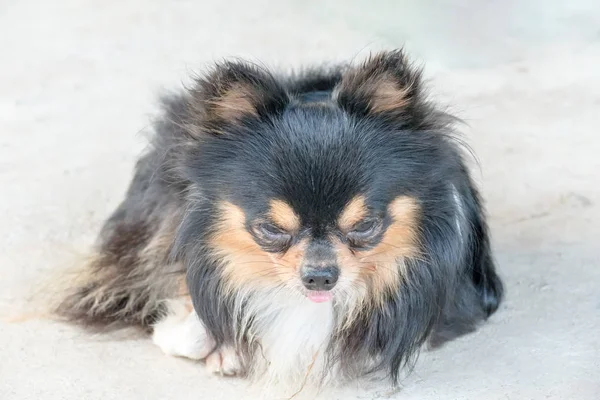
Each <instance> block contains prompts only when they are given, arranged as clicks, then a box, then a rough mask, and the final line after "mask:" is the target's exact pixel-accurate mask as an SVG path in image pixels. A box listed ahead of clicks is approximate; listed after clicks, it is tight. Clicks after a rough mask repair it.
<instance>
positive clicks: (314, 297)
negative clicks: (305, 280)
mask: <svg viewBox="0 0 600 400" xmlns="http://www.w3.org/2000/svg"><path fill="white" fill-rule="evenodd" d="M306 297H308V299H309V300H310V301H314V302H315V303H323V302H326V301H329V300H331V298H332V297H333V295H332V294H331V292H314V291H311V292H308V294H307V295H306Z"/></svg>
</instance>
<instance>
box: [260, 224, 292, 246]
mask: <svg viewBox="0 0 600 400" xmlns="http://www.w3.org/2000/svg"><path fill="white" fill-rule="evenodd" d="M252 233H253V234H254V237H255V238H256V240H257V242H258V244H260V245H261V246H263V247H264V248H265V250H267V251H273V252H278V251H282V250H284V249H285V248H286V247H287V246H288V245H289V243H290V242H291V240H292V235H291V234H290V233H289V232H286V231H284V230H283V229H281V228H279V227H278V226H276V225H274V224H271V223H269V222H261V223H258V224H256V225H254V226H253V227H252Z"/></svg>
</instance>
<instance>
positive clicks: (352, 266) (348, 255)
mask: <svg viewBox="0 0 600 400" xmlns="http://www.w3.org/2000/svg"><path fill="white" fill-rule="evenodd" d="M371 63H372V64H374V65H371V66H369V65H368V64H367V65H366V66H364V67H363V68H362V69H355V70H350V71H348V72H347V73H346V75H344V76H342V77H341V78H340V80H339V81H338V82H335V83H334V84H333V85H332V87H330V88H329V90H328V91H325V92H324V93H312V94H309V96H308V100H307V99H306V98H302V96H301V95H299V94H295V93H294V92H293V91H292V90H290V89H289V88H285V87H283V86H282V85H280V84H279V83H278V82H277V81H276V80H275V79H274V78H273V77H271V76H268V75H264V74H261V73H259V72H258V71H255V70H253V69H243V68H242V67H240V66H229V70H228V69H227V68H224V69H222V70H220V71H217V72H216V73H215V74H216V75H217V76H216V77H215V76H213V77H212V78H210V79H208V80H207V82H205V84H204V87H203V92H202V93H200V94H198V97H199V98H200V99H201V103H202V104H201V105H198V106H197V108H198V109H201V110H202V112H203V118H204V120H205V121H206V122H205V125H204V127H203V129H205V130H209V131H210V132H211V133H210V134H209V135H202V136H201V138H200V144H198V145H197V146H198V148H199V150H198V151H197V152H194V153H192V154H193V157H191V158H190V160H189V161H188V163H189V166H190V168H189V171H188V174H189V176H190V179H191V180H192V181H194V182H195V184H196V185H195V186H196V187H197V188H198V192H197V193H195V196H192V197H193V198H196V199H198V200H197V201H198V203H199V204H198V205H197V207H198V208H203V209H206V210H207V214H208V215H209V216H208V217H206V218H205V219H204V220H203V222H202V223H203V224H204V230H205V231H206V235H205V238H204V240H205V246H206V247H208V249H209V250H210V252H211V254H213V256H214V257H216V258H218V259H219V260H220V261H221V262H220V268H222V276H223V277H224V278H225V280H226V281H227V286H228V288H229V289H230V290H248V289H250V290H252V289H254V288H266V289H269V288H273V289H281V288H287V289H290V290H291V291H293V292H294V293H297V294H301V295H304V296H306V297H307V298H308V299H310V300H312V301H314V302H322V301H328V300H331V299H334V300H335V301H341V302H343V301H346V299H348V298H352V299H357V298H359V299H361V300H364V299H369V300H373V301H382V300H383V299H385V297H386V296H387V295H388V294H389V293H391V292H393V291H394V290H396V289H397V287H398V285H399V284H400V282H401V281H402V279H403V274H404V272H403V271H404V269H403V266H404V262H405V261H406V260H408V259H411V258H416V257H419V255H420V253H421V246H420V237H421V235H420V230H421V225H422V223H423V221H424V219H427V218H429V217H430V216H428V215H427V210H428V209H430V208H431V202H432V199H433V200H435V199H436V193H444V195H446V194H447V195H448V196H450V191H449V189H448V188H447V186H444V185H445V183H443V180H444V179H445V178H446V177H447V176H448V174H451V173H452V170H453V169H456V168H457V165H454V164H453V163H452V162H449V161H448V160H450V159H452V158H449V157H446V155H445V149H446V148H445V147H444V145H443V141H442V140H441V139H440V135H438V134H435V133H434V132H431V133H428V132H426V130H424V131H420V132H413V131H412V130H411V126H410V124H411V123H417V122H418V123H422V121H417V122H415V121H409V120H406V118H405V120H406V121H407V122H406V124H405V126H404V127H402V126H400V127H399V126H398V124H395V123H391V122H392V121H393V120H394V119H395V118H397V117H398V116H399V115H401V114H402V113H403V112H405V110H406V109H407V107H410V103H411V101H416V99H415V98H414V97H415V96H416V95H417V93H418V92H417V91H416V89H417V88H416V87H415V86H416V82H417V80H416V77H414V78H413V80H409V81H402V80H399V78H398V79H397V77H396V75H394V71H393V70H391V71H390V70H388V69H386V65H381V64H382V61H381V60H372V62H371ZM378 63H379V64H378ZM387 67H389V68H392V67H391V66H387ZM235 68H237V69H235ZM402 76H403V77H404V75H402ZM405 80H406V78H405ZM215 82H217V83H215ZM311 96H312V98H311ZM432 130H433V127H432ZM438 197H439V196H438Z"/></svg>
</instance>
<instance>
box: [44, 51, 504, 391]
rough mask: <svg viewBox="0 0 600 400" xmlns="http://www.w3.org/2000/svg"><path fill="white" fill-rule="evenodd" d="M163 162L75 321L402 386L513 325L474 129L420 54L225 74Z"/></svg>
mask: <svg viewBox="0 0 600 400" xmlns="http://www.w3.org/2000/svg"><path fill="white" fill-rule="evenodd" d="M162 105H163V113H162V115H161V117H160V118H159V119H157V121H156V122H155V124H154V136H153V141H152V146H151V148H150V150H149V151H148V152H147V153H146V154H145V155H143V156H142V157H141V158H140V159H139V160H138V162H137V165H136V168H135V175H134V177H133V180H132V182H131V185H130V187H129V189H128V191H127V194H126V196H125V199H124V200H123V202H122V203H121V204H120V206H119V207H118V208H117V209H116V211H114V213H113V214H112V216H111V217H110V218H109V219H108V220H107V221H106V223H105V225H104V227H103V229H102V231H101V233H100V236H99V241H98V248H97V252H96V253H95V256H94V258H93V259H92V261H91V262H90V263H88V264H86V265H85V268H84V269H85V271H84V273H83V276H82V277H81V279H79V280H77V281H74V282H73V283H72V284H71V288H70V289H69V291H68V293H66V294H65V295H64V296H63V297H62V298H61V301H60V304H59V305H58V306H57V308H56V310H55V311H56V313H57V314H58V315H60V316H62V317H65V318H66V319H68V320H70V321H73V322H78V323H81V324H83V325H85V326H88V327H103V328H116V327H122V326H131V325H135V326H142V327H144V328H146V330H147V331H149V332H152V337H153V340H154V342H155V343H156V344H157V345H158V346H160V348H161V349H162V350H163V351H164V352H166V353H168V354H171V355H177V356H183V357H188V358H192V359H202V360H205V361H206V364H207V367H208V368H209V369H210V370H212V371H215V372H220V373H222V374H226V375H240V376H248V377H250V378H254V379H267V381H268V382H271V383H275V382H287V383H291V384H292V385H298V384H300V383H302V382H306V379H307V377H308V378H310V380H309V381H310V382H315V386H317V387H318V386H319V385H320V384H322V383H323V382H325V381H330V378H334V377H335V378H337V379H339V378H355V377H358V376H362V375H365V374H371V373H375V372H379V373H383V374H385V376H387V377H389V378H390V379H391V380H392V382H396V381H397V380H398V377H399V373H400V371H401V370H402V368H403V367H404V366H406V365H407V364H410V363H411V361H413V360H414V356H415V355H416V354H417V352H418V350H419V348H420V347H421V346H422V345H423V344H425V343H427V342H428V343H429V344H430V345H433V346H435V345H439V344H441V343H442V342H444V341H446V340H448V339H451V338H453V337H456V336H458V335H461V334H464V333H467V332H470V331H472V330H474V329H475V327H476V326H477V324H478V323H479V322H481V321H483V320H485V319H486V318H487V317H488V316H489V315H490V314H492V313H493V312H494V311H495V310H496V309H497V307H498V305H499V302H500V300H501V298H502V291H503V289H502V283H501V281H500V279H499V277H498V276H497V274H496V272H495V267H494V262H493V257H492V255H491V252H490V243H489V238H488V229H487V227H486V222H485V216H484V212H483V209H482V201H481V199H480V196H479V194H478V191H477V189H476V188H475V187H474V183H473V181H472V179H471V177H470V175H469V171H468V169H467V167H466V162H465V156H464V152H463V148H462V146H461V144H460V140H457V139H456V136H457V133H456V130H455V128H454V125H455V121H456V119H455V118H453V117H451V116H450V115H448V114H447V113H445V112H443V111H442V110H440V109H439V108H437V107H436V105H435V104H433V103H432V102H431V101H429V100H428V98H427V96H426V93H425V91H424V89H423V84H422V79H421V73H420V70H419V69H417V68H415V67H413V66H412V64H410V63H409V62H408V61H407V59H406V57H405V55H404V54H403V52H402V51H399V50H398V51H389V52H383V53H379V54H377V55H374V56H371V57H370V58H368V59H367V60H366V61H365V62H363V63H362V64H360V65H344V66H339V67H335V68H320V69H319V68H317V69H309V70H305V71H304V72H303V73H298V74H293V75H286V76H280V75H276V74H274V73H272V72H270V71H268V70H267V69H265V68H263V67H261V66H257V65H255V64H251V63H246V62H241V61H234V62H223V63H220V64H218V65H216V66H214V68H213V69H212V70H211V71H210V72H209V73H207V74H205V75H204V76H203V77H202V78H198V79H197V80H196V81H195V83H194V85H193V87H191V88H190V89H189V90H186V91H185V92H184V93H181V94H177V95H171V96H168V97H166V98H164V99H163V101H162Z"/></svg>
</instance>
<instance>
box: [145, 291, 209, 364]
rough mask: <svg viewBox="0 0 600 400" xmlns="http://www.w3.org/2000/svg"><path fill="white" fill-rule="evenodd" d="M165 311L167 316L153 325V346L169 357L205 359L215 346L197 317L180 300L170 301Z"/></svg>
mask: <svg viewBox="0 0 600 400" xmlns="http://www.w3.org/2000/svg"><path fill="white" fill-rule="evenodd" d="M167 309H168V314H167V315H166V316H165V317H164V318H163V319H161V320H160V321H158V322H157V323H156V324H155V325H154V332H153V333H152V341H153V342H154V344H156V345H157V346H158V347H160V349H161V350H162V351H163V352H164V353H165V354H168V355H170V356H176V357H186V358H191V359H192V360H201V359H203V358H205V357H206V356H207V355H208V354H209V353H210V351H211V350H212V349H213V348H214V345H215V344H214V341H213V340H212V339H211V338H210V336H209V335H208V332H207V331H206V328H205V327H204V325H203V324H202V322H201V321H200V319H199V318H198V315H197V314H196V313H195V312H194V311H191V312H190V311H189V309H188V308H187V307H186V304H185V301H180V300H172V301H170V302H169V303H168V305H167Z"/></svg>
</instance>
